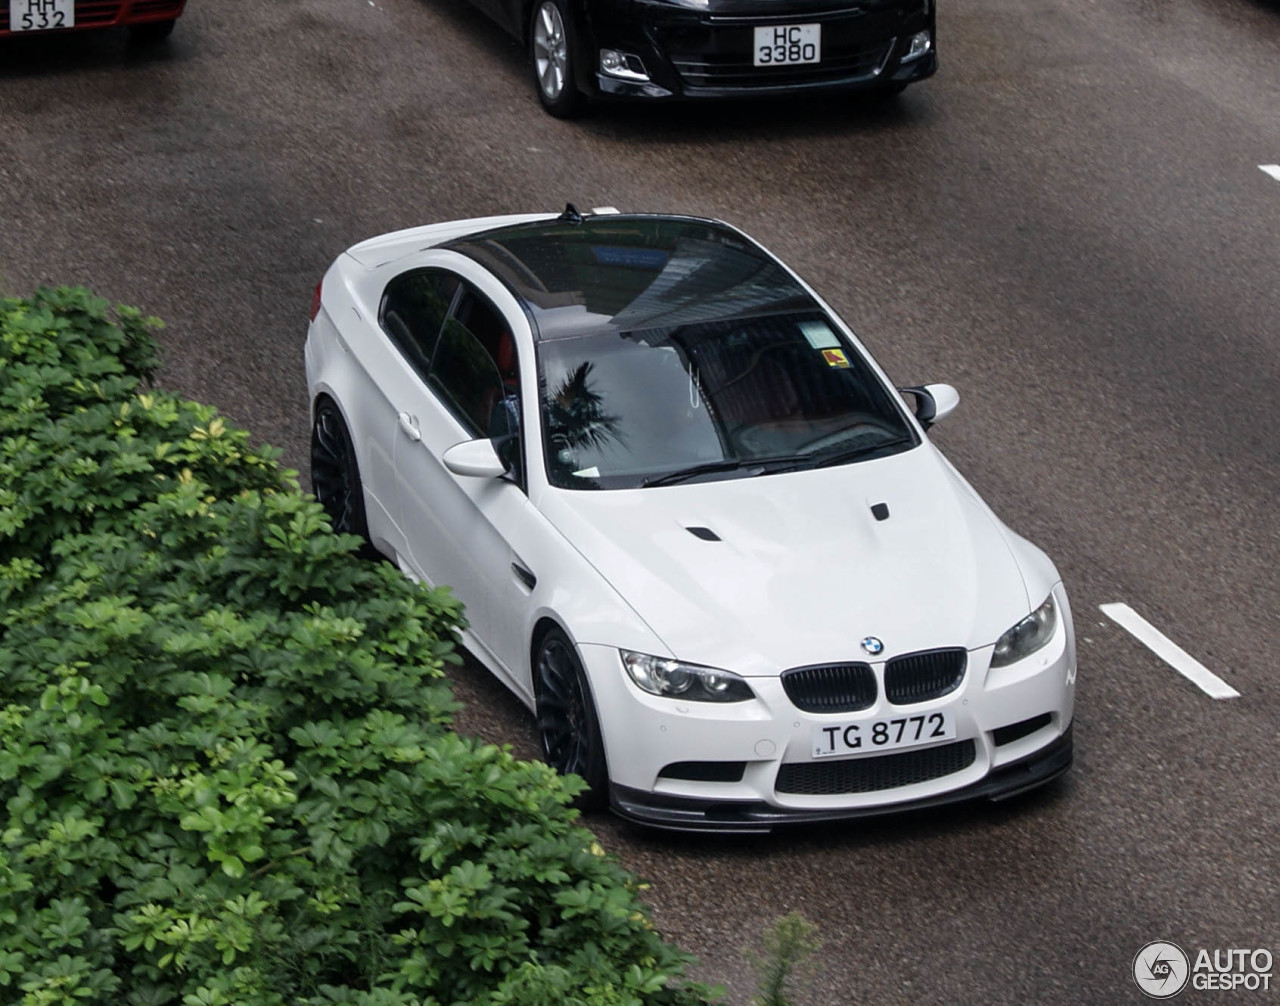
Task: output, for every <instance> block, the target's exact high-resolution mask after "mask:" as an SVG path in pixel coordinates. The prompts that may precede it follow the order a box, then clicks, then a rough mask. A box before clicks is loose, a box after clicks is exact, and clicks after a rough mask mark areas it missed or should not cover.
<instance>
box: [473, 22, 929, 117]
mask: <svg viewBox="0 0 1280 1006" xmlns="http://www.w3.org/2000/svg"><path fill="white" fill-rule="evenodd" d="M475 3H476V5H477V6H478V7H479V8H480V9H481V10H483V11H485V13H487V14H489V15H490V16H491V17H493V18H494V19H495V20H496V21H497V22H498V23H499V24H501V25H502V26H503V27H504V28H506V29H507V30H508V31H510V32H511V33H512V34H513V35H515V36H516V37H517V38H519V39H520V40H521V41H522V42H524V44H525V45H526V47H527V48H528V51H529V54H530V57H531V59H532V63H533V72H534V78H535V80H536V83H537V86H538V96H539V98H541V99H542V104H543V106H544V107H545V108H546V109H547V111H549V112H550V113H551V114H552V115H556V116H560V117H562V118H565V117H569V116H572V115H574V114H575V113H577V112H579V111H581V110H582V108H583V106H584V104H585V103H586V101H587V99H591V98H633V99H640V100H645V99H652V100H671V99H681V98H684V99H695V98H731V97H758V96H770V95H784V94H788V95H789V94H797V93H803V92H806V91H816V90H849V91H863V92H873V93H879V94H893V93H896V92H898V91H901V90H902V89H903V88H904V87H906V86H907V85H908V84H910V83H913V82H914V81H917V80H923V79H924V78H925V77H929V76H931V75H932V74H933V73H934V72H935V71H936V70H937V68H938V60H937V53H936V49H935V32H934V29H935V11H934V0H475Z"/></svg>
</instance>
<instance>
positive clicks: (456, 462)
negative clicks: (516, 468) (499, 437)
mask: <svg viewBox="0 0 1280 1006" xmlns="http://www.w3.org/2000/svg"><path fill="white" fill-rule="evenodd" d="M440 460H441V461H443V462H444V466H445V467H446V468H448V469H449V471H451V472H453V474H454V475H470V476H472V477H474V478H478V479H496V478H499V477H500V476H502V475H505V474H507V466H506V465H504V464H503V463H502V459H501V458H499V457H498V452H497V451H495V450H494V449H493V444H492V442H490V441H488V440H464V441H463V442H462V443H460V444H454V445H453V446H452V447H450V448H449V449H448V450H447V451H445V452H444V456H443V457H441V459H440Z"/></svg>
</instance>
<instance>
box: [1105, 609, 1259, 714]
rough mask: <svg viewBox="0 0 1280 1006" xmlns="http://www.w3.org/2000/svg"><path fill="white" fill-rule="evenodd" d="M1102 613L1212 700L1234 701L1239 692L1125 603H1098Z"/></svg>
mask: <svg viewBox="0 0 1280 1006" xmlns="http://www.w3.org/2000/svg"><path fill="white" fill-rule="evenodd" d="M1098 607H1099V608H1100V609H1101V611H1102V613H1103V614H1104V615H1106V616H1107V617H1108V618H1109V619H1111V620H1112V621H1113V622H1115V623H1116V624H1117V625H1118V626H1120V628H1122V629H1126V630H1128V631H1129V632H1130V633H1132V634H1133V635H1134V636H1135V637H1136V638H1137V640H1138V642H1140V643H1142V644H1143V645H1144V646H1146V647H1147V649H1149V650H1151V651H1152V652H1153V653H1154V654H1155V655H1156V656H1157V657H1159V658H1160V659H1161V660H1163V661H1164V662H1165V663H1166V664H1168V665H1169V666H1170V667H1172V668H1173V669H1174V670H1175V671H1177V672H1178V673H1179V674H1181V675H1182V676H1183V677H1184V678H1186V679H1187V680H1188V681H1190V682H1191V683H1192V684H1194V685H1195V686H1196V687H1197V688H1199V689H1200V690H1201V691H1202V692H1204V693H1205V694H1206V695H1208V696H1209V697H1210V698H1213V699H1238V698H1239V697H1240V693H1239V692H1237V691H1236V690H1235V689H1234V688H1232V687H1231V686H1230V685H1229V684H1227V683H1226V682H1225V681H1223V680H1222V679H1221V678H1220V677H1218V676H1217V675H1216V674H1214V673H1213V672H1212V671H1211V670H1209V669H1208V668H1207V667H1205V666H1204V664H1202V663H1200V661H1198V660H1196V658H1195V657H1193V656H1191V654H1189V653H1188V652H1187V651H1186V650H1184V649H1183V648H1182V647H1181V646H1179V645H1178V644H1177V643H1174V642H1173V641H1171V640H1169V639H1167V638H1166V637H1165V636H1163V635H1161V633H1160V630H1158V629H1157V628H1156V627H1155V626H1154V625H1152V624H1151V623H1150V622H1148V621H1147V620H1146V619H1145V618H1143V617H1142V616H1141V615H1139V614H1138V613H1137V612H1136V611H1134V610H1133V609H1132V608H1130V607H1129V606H1128V605H1127V604H1100V605H1098Z"/></svg>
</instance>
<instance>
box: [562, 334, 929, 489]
mask: <svg viewBox="0 0 1280 1006" xmlns="http://www.w3.org/2000/svg"><path fill="white" fill-rule="evenodd" d="M538 365H539V378H540V381H539V383H540V409H541V420H542V429H543V444H544V451H545V456H546V468H547V474H548V477H549V479H550V481H551V483H552V484H553V485H556V486H560V487H562V488H566V489H621V488H633V487H639V486H648V485H656V484H671V483H673V482H678V481H696V480H699V479H707V478H743V477H750V476H754V475H761V474H767V473H769V472H776V471H783V470H794V469H796V468H802V467H814V466H817V465H822V464H843V463H847V462H853V461H858V460H863V459H866V458H870V457H882V456H884V455H885V454H887V453H896V452H898V451H901V450H906V449H908V448H910V447H911V446H914V444H915V443H916V439H915V436H914V434H913V433H912V431H911V427H910V426H909V425H908V424H907V421H906V420H905V418H904V417H903V414H902V412H901V410H900V408H899V407H898V406H897V405H895V403H894V400H893V393H892V392H891V391H890V390H889V389H887V388H886V387H885V386H884V385H883V383H882V382H881V381H880V380H879V379H878V378H877V377H876V375H875V374H874V373H873V372H872V371H871V368H870V367H869V366H868V365H867V364H866V362H865V361H864V360H863V359H862V358H861V357H860V356H859V355H858V353H857V352H856V351H855V350H854V349H853V347H852V346H851V345H849V344H848V343H847V342H846V341H845V340H844V339H843V338H841V337H840V335H839V334H838V332H837V331H836V328H835V326H834V325H832V324H831V323H830V322H829V321H828V320H827V318H826V316H825V315H824V314H823V313H822V312H821V311H818V310H816V309H815V310H810V311H804V312H787V313H779V314H769V315H763V316H756V317H749V318H734V319H728V320H721V321H711V322H701V323H697V324H691V325H681V326H676V327H670V328H662V329H648V330H645V331H636V332H616V331H610V332H600V333H595V334H591V335H583V336H574V337H569V338H560V339H552V340H548V341H545V342H542V343H540V344H539V346H538Z"/></svg>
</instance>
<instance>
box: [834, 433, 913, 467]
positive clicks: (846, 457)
mask: <svg viewBox="0 0 1280 1006" xmlns="http://www.w3.org/2000/svg"><path fill="white" fill-rule="evenodd" d="M909 443H911V437H910V436H909V435H903V436H900V437H894V438H893V439H892V440H882V441H880V442H879V443H878V444H864V445H862V446H861V447H843V448H837V449H834V450H830V451H820V452H819V453H817V454H813V455H810V461H811V462H812V466H813V467H814V468H825V467H827V466H828V465H842V464H844V463H845V462H847V461H868V460H870V459H871V458H878V457H882V456H883V455H884V454H886V453H888V452H889V451H891V450H892V449H893V448H895V447H901V446H902V445H903V444H909Z"/></svg>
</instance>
